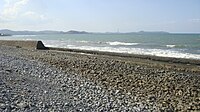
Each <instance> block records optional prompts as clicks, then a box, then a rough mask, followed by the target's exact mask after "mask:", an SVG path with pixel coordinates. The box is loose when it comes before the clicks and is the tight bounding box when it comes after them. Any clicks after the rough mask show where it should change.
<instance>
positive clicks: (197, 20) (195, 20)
mask: <svg viewBox="0 0 200 112" xmlns="http://www.w3.org/2000/svg"><path fill="white" fill-rule="evenodd" d="M189 21H190V22H195V23H200V19H190V20H189Z"/></svg>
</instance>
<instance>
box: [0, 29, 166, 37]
mask: <svg viewBox="0 0 200 112" xmlns="http://www.w3.org/2000/svg"><path fill="white" fill-rule="evenodd" d="M0 34H1V35H4V36H6V35H42V34H169V33H168V32H164V31H154V32H148V31H139V32H128V33H119V32H117V33H116V32H106V33H91V32H86V31H76V30H70V31H67V32H64V31H53V30H44V31H12V30H8V29H3V30H0Z"/></svg>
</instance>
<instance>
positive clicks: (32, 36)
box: [13, 35, 37, 37]
mask: <svg viewBox="0 0 200 112" xmlns="http://www.w3.org/2000/svg"><path fill="white" fill-rule="evenodd" d="M35 36H37V35H13V37H35Z"/></svg>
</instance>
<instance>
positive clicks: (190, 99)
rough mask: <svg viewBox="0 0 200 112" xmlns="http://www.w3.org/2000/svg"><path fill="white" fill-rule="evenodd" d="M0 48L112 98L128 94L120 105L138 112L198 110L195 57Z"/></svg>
mask: <svg viewBox="0 0 200 112" xmlns="http://www.w3.org/2000/svg"><path fill="white" fill-rule="evenodd" d="M0 49H1V50H0V52H1V55H5V56H6V57H7V56H8V57H17V58H24V59H26V60H33V61H36V62H40V63H45V64H48V65H51V66H54V67H55V68H57V69H58V70H61V71H63V72H64V73H67V74H71V75H72V74H76V75H77V76H79V77H83V78H85V79H87V80H89V81H91V82H93V83H94V84H95V85H98V86H100V87H101V88H102V89H103V90H109V91H110V92H111V93H113V92H114V93H116V97H117V98H115V99H114V101H115V100H117V99H118V96H119V97H121V96H124V97H128V99H129V100H128V99H127V101H126V100H125V101H124V102H127V103H128V104H129V105H127V104H126V103H125V104H124V105H123V106H125V105H127V106H129V107H134V106H135V107H137V108H140V111H142V109H144V110H145V108H146V110H153V111H167V110H168V111H170V110H171V111H189V110H190V111H192V110H193V111H195V110H199V109H200V107H199V104H198V102H199V99H198V98H199V94H198V93H199V92H200V89H199V87H200V83H199V80H200V75H199V74H200V68H199V61H198V60H188V59H186V60H185V59H172V58H163V57H154V56H150V57H149V56H141V55H128V54H118V53H108V52H96V51H85V50H73V49H58V48H49V50H29V49H22V48H14V47H0ZM4 64H5V63H4ZM47 76H48V75H47ZM48 77H51V76H48ZM44 79H45V78H44ZM64 79H65V78H64ZM64 79H62V80H64ZM51 80H53V81H54V82H56V81H58V80H57V79H51ZM60 80H61V79H60ZM62 80H61V81H62ZM114 93H113V94H114ZM122 99H123V98H122ZM109 102H110V101H109ZM137 104H138V105H143V106H137ZM112 106H113V105H112V104H111V107H112ZM121 106H122V105H121ZM102 107H103V106H102ZM119 107H120V105H119ZM104 108H105V107H104ZM123 109H124V108H123ZM110 110H111V109H110ZM108 111H109V109H108Z"/></svg>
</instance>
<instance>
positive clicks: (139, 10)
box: [0, 0, 200, 33]
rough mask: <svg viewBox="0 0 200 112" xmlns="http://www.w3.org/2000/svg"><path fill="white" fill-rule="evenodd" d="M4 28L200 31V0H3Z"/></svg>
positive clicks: (0, 12)
mask: <svg viewBox="0 0 200 112" xmlns="http://www.w3.org/2000/svg"><path fill="white" fill-rule="evenodd" d="M0 29H11V30H34V31H39V30H58V31H68V30H79V31H89V32H117V31H119V32H137V31H167V32H180V33H200V0H0Z"/></svg>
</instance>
